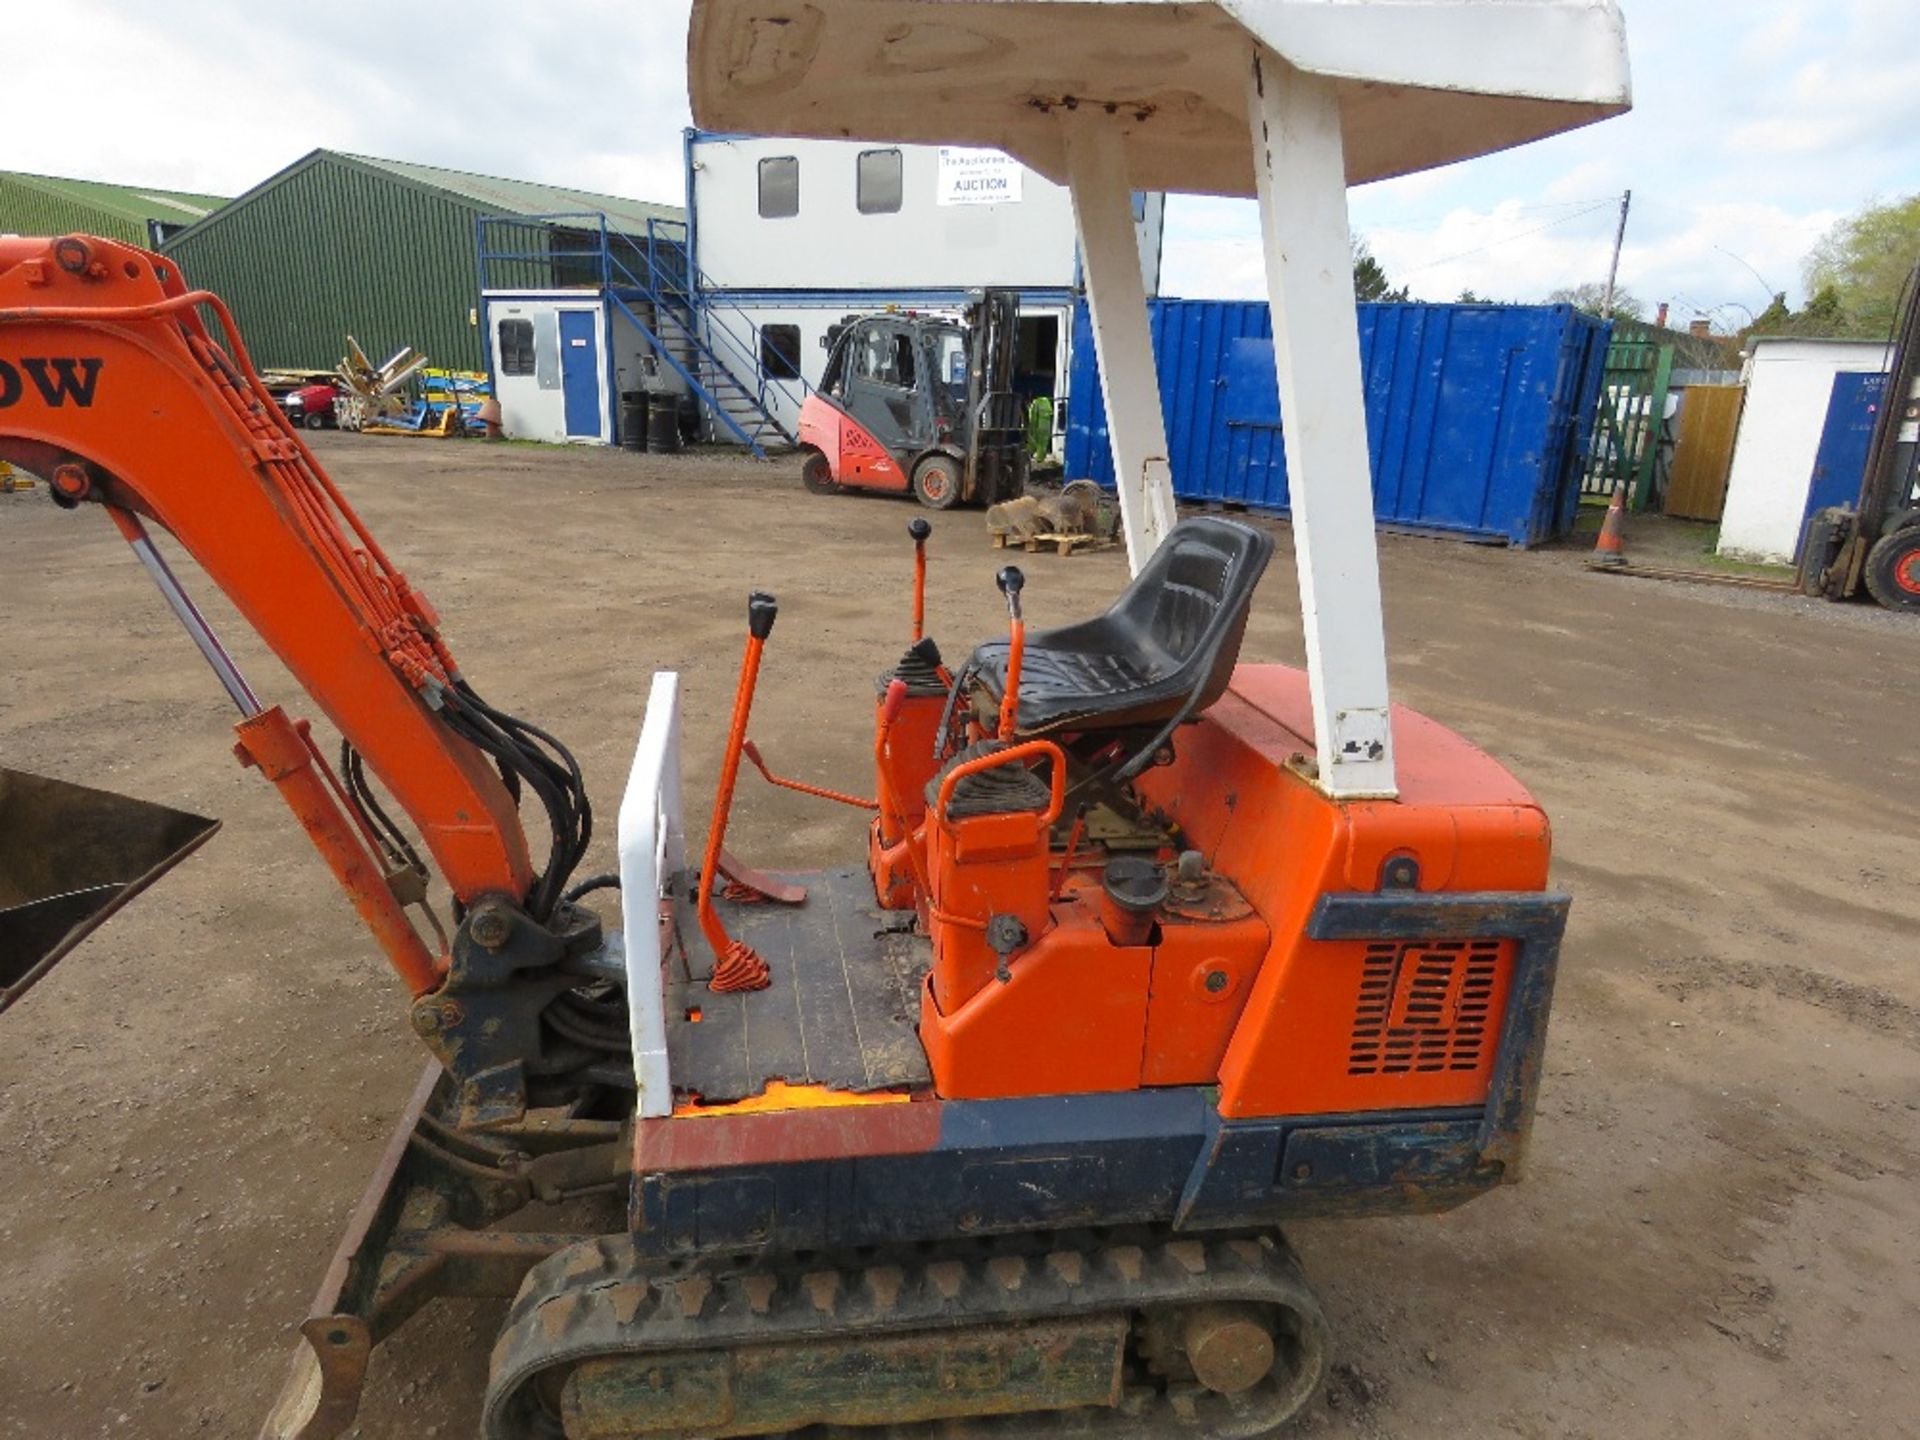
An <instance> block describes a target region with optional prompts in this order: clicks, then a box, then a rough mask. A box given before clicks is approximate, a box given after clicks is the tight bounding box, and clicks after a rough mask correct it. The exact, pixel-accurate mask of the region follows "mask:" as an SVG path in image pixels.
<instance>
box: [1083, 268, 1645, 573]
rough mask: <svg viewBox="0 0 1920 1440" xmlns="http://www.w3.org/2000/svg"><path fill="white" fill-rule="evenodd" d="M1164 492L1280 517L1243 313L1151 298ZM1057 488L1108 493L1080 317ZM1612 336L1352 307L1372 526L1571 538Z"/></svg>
mask: <svg viewBox="0 0 1920 1440" xmlns="http://www.w3.org/2000/svg"><path fill="white" fill-rule="evenodd" d="M1148 308H1149V309H1150V311H1151V312H1152V323H1153V348H1154V359H1155V361H1156V363H1157V364H1158V366H1159V370H1160V403H1161V406H1162V408H1163V409H1164V411H1165V413H1166V418H1167V444H1168V446H1169V448H1170V449H1171V450H1172V452H1173V453H1172V454H1171V455H1170V456H1169V457H1168V458H1169V460H1170V461H1171V463H1172V466H1173V488H1174V493H1175V494H1176V495H1178V496H1179V497H1180V498H1181V499H1183V500H1199V501H1215V502H1222V503H1226V504H1239V505H1246V506H1249V507H1252V508H1255V509H1262V510H1278V511H1285V510H1286V509H1287V507H1288V496H1287V467H1286V453H1285V446H1284V443H1283V438H1282V434H1281V421H1280V397H1279V387H1278V385H1277V383H1276V381H1275V378H1274V369H1273V324H1272V317H1271V315H1270V314H1269V312H1268V310H1267V306H1266V304H1265V303H1264V302H1262V301H1252V300H1155V301H1153V302H1151V304H1150V305H1149V307H1148ZM1073 329H1074V333H1073V372H1072V376H1071V388H1070V390H1069V395H1070V397H1071V399H1070V402H1069V404H1068V410H1067V453H1066V466H1067V476H1068V478H1070V479H1072V478H1080V477H1087V478H1090V479H1093V480H1097V481H1099V482H1100V483H1101V484H1102V485H1107V486H1111V485H1112V484H1113V451H1112V447H1111V442H1110V439H1109V436H1108V434H1107V414H1106V405H1105V403H1104V401H1103V400H1102V398H1101V395H1100V369H1099V361H1098V359H1097V358H1096V357H1095V354H1094V347H1093V332H1092V324H1091V320H1090V318H1089V316H1088V313H1087V307H1086V305H1085V304H1084V303H1082V304H1081V305H1080V306H1079V307H1078V309H1077V311H1076V313H1075V315H1074V327H1073ZM1610 330H1611V327H1610V326H1609V325H1607V324H1606V323H1604V322H1603V321H1600V320H1596V319H1594V318H1593V317H1592V316H1590V315H1585V314H1582V313H1581V312H1580V311H1577V310H1575V309H1573V308H1572V307H1571V306H1566V305H1362V306H1361V307H1360V359H1361V366H1362V369H1363V370H1364V372H1365V385H1366V405H1367V431H1368V435H1369V438H1370V440H1371V442H1372V455H1373V493H1374V513H1375V514H1376V515H1378V516H1379V518H1380V522H1381V523H1382V524H1383V525H1392V526H1398V527H1404V528H1408V529H1414V530H1423V531H1437V532H1441V533H1444V534H1451V535H1458V536H1462V537H1465V538H1471V539H1477V540H1494V541H1506V542H1509V543H1511V544H1514V545H1522V546H1525V545H1537V544H1540V543H1541V542H1543V541H1546V540H1551V539H1553V538H1554V537H1555V536H1557V535H1563V534H1565V533H1566V532H1567V531H1568V530H1570V529H1571V528H1572V527H1573V520H1574V515H1575V512H1576V511H1577V509H1578V507H1579V503H1580V470H1581V468H1582V466H1583V464H1584V463H1585V457H1586V453H1587V446H1588V443H1589V441H1590V439H1591V436H1592V431H1593V417H1594V411H1595V407H1596V406H1597V404H1598V402H1599V397H1600V386H1601V380H1602V376H1603V372H1604V369H1605V363H1606V353H1607V341H1608V336H1609V332H1610Z"/></svg>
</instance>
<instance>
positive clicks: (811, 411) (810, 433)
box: [797, 394, 908, 490]
mask: <svg viewBox="0 0 1920 1440" xmlns="http://www.w3.org/2000/svg"><path fill="white" fill-rule="evenodd" d="M797 438H798V439H799V442H800V445H801V448H803V449H808V448H811V449H814V450H818V451H819V452H820V453H821V454H822V455H824V456H826V457H827V468H828V470H829V471H830V472H831V473H832V475H833V479H834V483H835V484H838V485H852V486H856V487H859V488H862V489H868V490H905V489H906V488H907V483H908V477H907V472H906V471H905V470H904V469H902V468H901V465H900V462H899V461H898V460H896V459H895V458H894V457H893V455H892V454H891V453H890V452H889V451H888V450H887V447H886V446H884V445H882V444H881V443H880V442H879V441H878V440H876V439H875V438H874V437H873V435H872V433H871V432H869V431H868V429H867V427H866V426H864V425H862V424H861V423H860V422H859V421H858V420H855V419H854V418H853V416H851V415H849V414H848V413H847V412H846V411H845V410H843V409H841V408H840V406H838V405H836V404H835V403H834V402H833V401H831V400H829V399H827V398H826V397H825V396H824V395H819V394H813V395H809V396H807V398H806V399H805V400H804V401H803V402H802V403H801V406H800V426H799V434H798V437H797Z"/></svg>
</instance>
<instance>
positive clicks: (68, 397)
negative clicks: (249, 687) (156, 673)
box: [0, 237, 533, 987]
mask: <svg viewBox="0 0 1920 1440" xmlns="http://www.w3.org/2000/svg"><path fill="white" fill-rule="evenodd" d="M203 308H204V309H206V310H211V311H212V312H213V314H214V315H215V316H216V317H217V318H218V319H219V321H220V326H221V329H222V330H223V331H224V332H225V340H226V346H227V348H226V349H224V350H223V349H222V348H221V346H220V345H219V344H217V343H216V342H215V340H214V337H213V334H212V332H211V331H210V330H209V329H208V327H207V325H206V324H205V323H204V322H203V321H202V318H201V311H202V309H203ZM36 367H37V369H38V373H40V374H42V375H45V376H51V377H53V378H55V379H63V380H65V381H66V382H67V383H65V384H63V385H60V386H57V387H49V386H43V385H40V384H31V385H23V384H19V383H17V382H18V380H19V378H20V376H21V375H22V374H23V373H26V374H29V375H31V374H33V373H35V371H36ZM0 458H4V459H7V460H11V461H13V462H15V463H20V464H24V465H25V466H27V467H28V468H30V469H35V470H40V471H43V472H44V473H49V474H50V473H52V471H53V470H54V469H55V468H57V467H59V466H61V465H72V466H75V467H77V469H78V471H80V472H84V478H85V480H86V482H87V484H86V485H84V486H79V487H78V488H81V489H84V490H85V491H86V498H88V499H90V500H94V501H99V502H103V503H104V504H106V505H107V506H109V507H113V508H117V509H120V510H124V511H129V512H132V513H134V514H137V515H141V516H145V517H147V518H148V519H149V520H152V521H154V522H156V523H158V524H160V525H161V526H163V527H165V528H166V529H167V530H168V531H169V532H170V533H171V534H172V535H173V536H174V537H175V538H176V539H177V540H178V541H179V542H180V544H181V545H182V546H183V547H184V548H185V549H186V550H187V552H188V553H189V554H190V555H192V556H193V558H194V559H195V560H196V561H197V562H198V563H199V565H200V567H201V568H202V569H203V570H204V571H205V572H206V574H207V576H208V577H209V578H210V579H211V580H212V581H213V583H214V584H216V585H217V586H218V587H219V588H220V589H221V591H223V592H224V593H225V594H226V595H227V597H228V598H229V599H230V600H231V601H232V602H233V604H234V606H235V607H236V608H237V609H238V610H239V612H240V613H241V615H242V616H243V617H244V618H245V620H246V621H247V623H248V624H249V625H251V626H252V627H253V629H254V630H255V631H256V632H257V633H258V634H259V635H260V637H261V638H262V639H263V640H265V641H266V643H267V644H268V645H269V646H270V647H271V648H272V649H273V651H274V653H275V654H277V655H278V656H279V657H280V659H281V660H282V661H283V662H284V663H285V664H286V666H287V668H288V669H289V670H290V671H292V672H293V675H294V677H295V678H296V679H297V680H298V681H299V682H300V683H301V684H302V685H303V686H304V687H305V688H306V690H307V692H308V694H310V695H311V696H312V697H313V698H314V700H315V701H316V702H317V703H318V704H319V705H320V707H321V709H322V710H324V711H325V712H326V714H327V717H328V718H329V719H330V720H331V721H332V722H333V724H334V725H335V726H336V727H337V728H338V729H339V731H340V732H341V734H342V735H344V736H346V737H347V738H348V739H349V740H351V741H352V743H353V744H354V746H355V747H357V748H358V750H359V751H360V752H361V754H362V755H363V756H364V757H365V759H366V763H367V765H368V766H369V767H370V768H371V769H372V770H373V771H374V773H375V774H377V775H378V777H379V778H380V780H381V781H382V782H383V783H384V784H385V785H386V787H387V788H388V789H389V790H390V791H391V792H392V794H393V796H394V798H395V799H396V800H397V801H398V802H399V803H400V805H401V807H402V808H403V809H404V810H405V811H406V812H407V814H408V815H409V816H410V817H411V818H412V819H413V820H414V822H415V823H416V824H417V825H418V827H419V830H420V833H421V838H422V839H423V840H424V841H425V842H426V845H427V847H428V849H429V850H430V851H431V852H432V855H433V858H434V860H435V861H436V862H437V864H438V866H439V869H440V871H441V873H442V874H443V875H444V876H445V877H446V879H447V882H448V884H449V886H450V888H451V889H452V891H453V893H454V895H455V896H457V897H458V898H459V899H461V900H462V901H465V902H472V901H474V900H477V899H478V898H480V897H481V896H483V895H488V894H504V895H507V896H510V897H511V898H513V899H515V900H518V899H521V898H523V897H524V896H525V895H526V894H527V891H528V889H529V887H530V885H531V884H532V875H533V871H532V866H531V864H530V862H529V858H528V854H527V845H526V838H525V835H524V833H523V831H522V829H521V826H520V821H519V818H518V815H517V814H516V811H515V806H514V803H513V801H512V799H511V798H510V797H509V796H508V794H507V790H506V787H505V786H504V785H503V784H502V783H501V780H500V777H499V775H498V774H497V773H496V772H495V770H494V768H493V766H492V764H491V763H490V762H489V761H488V759H487V758H486V757H485V756H484V755H482V754H481V753H480V752H479V751H478V750H477V749H476V748H474V747H473V746H472V745H470V744H468V743H467V742H466V741H465V740H462V739H461V738H460V737H458V736H456V735H454V734H453V733H452V732H451V731H449V730H448V729H447V728H446V727H445V726H444V725H443V724H441V723H439V721H438V720H437V719H436V718H435V715H434V712H433V709H432V708H431V703H430V697H431V694H432V692H433V691H434V688H435V687H444V686H446V685H448V684H449V683H451V682H452V681H453V680H454V679H456V678H457V676H458V673H459V672H458V669H457V667H456V666H455V664H454V661H453V657H452V655H451V653H450V652H449V651H448V649H447V646H446V644H445V642H444V640H443V639H442V638H441V636H440V634H439V630H438V622H437V617H435V615H434V613H433V611H432V609H431V608H430V607H429V606H428V605H427V603H426V601H425V599H424V598H423V597H421V596H420V595H419V594H418V593H416V592H415V591H414V590H413V589H412V588H411V587H410V586H409V585H408V584H407V582H406V579H405V577H404V576H402V575H401V574H400V572H399V570H398V569H397V568H395V566H394V565H393V564H392V562H391V561H390V560H388V558H387V557H386V555H385V554H384V553H383V552H382V551H381V549H380V547H379V545H378V544H377V543H376V542H375V541H374V539H373V538H372V536H371V535H370V534H369V533H368V532H367V530H366V528H365V527H364V526H363V525H362V524H361V522H360V520H359V518H358V517H357V516H356V515H355V514H354V512H353V510H352V508H351V507H350V506H349V505H348V504H347V502H346V500H345V499H344V497H342V496H341V494H340V492H339V491H338V490H337V489H336V488H335V487H334V485H333V483H332V482H331V481H330V480H329V479H328V478H327V476H326V474H325V472H324V471H323V470H322V469H321V467H320V465H319V463H318V462H317V461H316V460H315V459H314V457H313V455H312V453H311V452H310V451H309V450H308V449H307V447H306V445H305V443H304V442H303V441H302V440H301V438H300V434H299V432H298V431H297V430H296V429H294V428H293V426H292V425H291V424H290V423H289V422H288V420H287V419H286V417H285V416H284V415H283V414H282V413H281V411H280V408H279V407H278V406H277V405H275V404H274V403H273V400H272V398H271V397H270V396H269V395H268V394H267V392H266V391H265V389H264V388H262V387H261V385H260V383H259V381H258V380H257V379H256V378H255V377H254V374H253V371H252V368H251V366H250V365H249V364H248V362H247V358H246V353H245V351H244V349H243V348H242V347H241V344H240V340H239V337H238V334H237V331H236V330H235V327H234V326H233V323H232V320H231V318H230V317H229V316H228V315H227V312H226V309H225V307H224V306H222V305H221V304H220V302H219V301H218V300H217V299H216V298H215V297H213V296H211V295H209V294H207V293H206V292H204V291H192V292H190V291H189V290H188V289H187V287H186V285H185V283H184V282H183V281H182V279H181V277H180V275H179V273H178V272H177V270H176V269H175V268H174V266H173V265H172V263H171V262H170V261H168V260H165V259H163V258H162V257H160V256H157V255H152V254H149V253H147V252H146V251H143V250H139V249H135V248H134V247H132V246H128V245H122V244H119V243H117V242H114V241H110V240H99V239H92V238H83V237H67V238H66V239H63V240H59V241H53V240H44V239H41V240H23V239H6V240H0ZM65 473H68V474H69V475H73V474H75V472H73V471H69V472H65ZM67 498H74V497H73V496H72V494H71V493H70V492H69V493H68V497H67ZM243 741H244V736H243ZM359 899H360V897H356V903H359ZM363 913H364V911H363ZM375 928H376V934H380V933H381V930H382V928H383V927H381V926H376V927H375ZM381 939H382V943H383V945H384V946H386V948H387V949H388V953H389V956H390V957H391V958H392V959H393V961H394V964H395V966H396V968H398V969H399V970H400V971H401V973H402V974H403V976H405V977H406V978H407V980H408V983H409V986H410V987H412V986H417V985H418V983H419V979H420V977H419V975H418V973H417V960H418V957H417V956H416V955H414V954H412V953H411V952H406V953H397V952H396V949H395V943H394V940H395V937H394V936H392V935H387V934H381ZM416 944H417V942H416Z"/></svg>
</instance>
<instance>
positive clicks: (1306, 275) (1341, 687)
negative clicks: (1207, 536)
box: [1247, 50, 1397, 799]
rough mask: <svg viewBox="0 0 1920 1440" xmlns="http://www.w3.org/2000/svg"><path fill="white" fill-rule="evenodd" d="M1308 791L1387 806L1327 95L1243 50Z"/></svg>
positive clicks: (1316, 81) (1342, 221) (1354, 335)
mask: <svg viewBox="0 0 1920 1440" xmlns="http://www.w3.org/2000/svg"><path fill="white" fill-rule="evenodd" d="M1247 106H1248V109H1249V111H1250V112H1251V114H1252V116H1253V135H1252V140H1253V160H1254V167H1253V168H1254V171H1255V174H1256V177H1257V179H1258V181H1259V192H1260V228H1261V239H1262V243H1263V248H1264V249H1265V251H1266V261H1267V300H1268V303H1269V305H1271V307H1272V309H1273V337H1274V344H1273V356H1274V365H1275V368H1276V370H1277V371H1278V375H1279V381H1280V413H1281V414H1283V415H1285V416H1288V417H1289V421H1288V429H1287V480H1288V485H1289V488H1290V490H1291V493H1292V498H1293V545H1294V554H1295V558H1296V564H1297V568H1298V570H1299V575H1300V614H1301V622H1302V624H1303V626H1304V627H1305V630H1306V640H1307V675H1308V679H1309V682H1310V683H1311V686H1312V690H1313V727H1314V743H1315V748H1316V750H1317V752H1318V755H1317V758H1318V760H1319V766H1320V787H1321V788H1322V789H1323V790H1325V791H1326V792H1327V793H1328V794H1329V795H1332V796H1334V797H1336V798H1339V799H1352V798H1359V797H1363V796H1392V795H1394V794H1396V793H1397V791H1396V786H1395V781H1394V771H1393V732H1392V726H1391V724H1390V723H1389V713H1388V707H1387V647H1386V631H1385V627H1384V625H1383V624H1382V621H1381V614H1380V557H1379V553H1378V548H1377V544H1376V541H1375V537H1374V519H1373V471H1372V467H1371V466H1370V465H1369V463H1368V459H1367V415H1366V405H1365V400H1364V397H1363V396H1362V393H1361V388H1360V384H1361V381H1360V322H1359V317H1358V315H1357V313H1356V311H1355V309H1354V299H1353V257H1352V252H1351V250H1350V248H1349V247H1350V246H1351V244H1352V241H1351V239H1350V237H1349V232H1348V229H1347V185H1346V162H1345V158H1344V155H1343V153H1342V145H1341V135H1340V97H1339V95H1338V93H1337V91H1336V90H1335V88H1334V86H1333V83H1332V82H1331V81H1328V80H1323V79H1320V78H1319V77H1317V76H1312V75H1307V74H1304V73H1302V72H1300V71H1298V70H1295V69H1293V68H1292V67H1291V66H1289V65H1288V64H1287V62H1286V61H1284V60H1282V59H1281V58H1280V57H1279V56H1277V55H1275V54H1274V53H1273V52H1272V51H1270V50H1259V51H1255V52H1254V53H1253V55H1252V63H1251V65H1250V67H1249V74H1248V80H1247Z"/></svg>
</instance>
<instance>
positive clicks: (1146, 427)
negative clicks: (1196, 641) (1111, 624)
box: [1061, 113, 1176, 575]
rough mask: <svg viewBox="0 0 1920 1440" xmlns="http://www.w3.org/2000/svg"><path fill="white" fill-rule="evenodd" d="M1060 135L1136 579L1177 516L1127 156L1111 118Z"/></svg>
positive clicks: (1081, 120) (1069, 120)
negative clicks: (1064, 143)
mask: <svg viewBox="0 0 1920 1440" xmlns="http://www.w3.org/2000/svg"><path fill="white" fill-rule="evenodd" d="M1061 126H1062V128H1063V129H1064V131H1065V138H1066V148H1067V177H1068V183H1069V185H1070V186H1071V187H1072V190H1073V216H1074V222H1075V224H1076V225H1077V226H1078V228H1079V233H1080V255H1081V259H1082V262H1083V263H1084V265H1085V267H1086V280H1087V306H1088V309H1089V310H1090V311H1091V312H1092V316H1093V346H1094V353H1095V354H1096V355H1098V356H1099V358H1100V389H1101V393H1102V397H1103V398H1104V399H1105V400H1106V403H1107V429H1108V433H1109V434H1110V435H1111V436H1112V437H1113V476H1114V486H1115V489H1116V490H1117V491H1118V492H1119V497H1120V526H1121V529H1122V531H1123V532H1124V533H1125V535H1126V539H1127V564H1128V566H1129V567H1130V568H1131V570H1132V573H1134V574H1135V575H1138V574H1139V573H1140V567H1141V566H1143V565H1145V564H1146V563H1147V557H1149V556H1150V555H1152V554H1153V552H1154V551H1155V550H1157V549H1158V548H1159V546H1160V542H1161V541H1162V540H1164V539H1165V538H1166V536H1167V532H1168V531H1169V530H1171V529H1173V525H1174V520H1175V519H1176V516H1175V514H1174V508H1173V469H1172V467H1171V466H1170V465H1169V464H1168V463H1167V450H1168V447H1167V426H1166V419H1165V417H1164V416H1163V415H1162V414H1161V412H1160V381H1159V377H1158V375H1157V374H1156V371H1155V367H1154V360H1153V332H1152V328H1151V326H1150V325H1149V323H1148V320H1147V288H1146V281H1145V279H1144V278H1143V275H1142V272H1141V267H1140V237H1139V234H1138V232H1137V231H1136V230H1135V228H1134V223H1133V191H1132V189H1131V187H1130V186H1129V185H1128V182H1127V160H1126V151H1125V149H1124V147H1123V146H1122V143H1121V136H1120V132H1119V129H1118V128H1117V127H1116V125H1115V123H1114V122H1113V120H1112V119H1111V118H1110V117H1108V116H1105V115H1090V114H1085V113H1067V114H1063V115H1062V116H1061Z"/></svg>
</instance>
